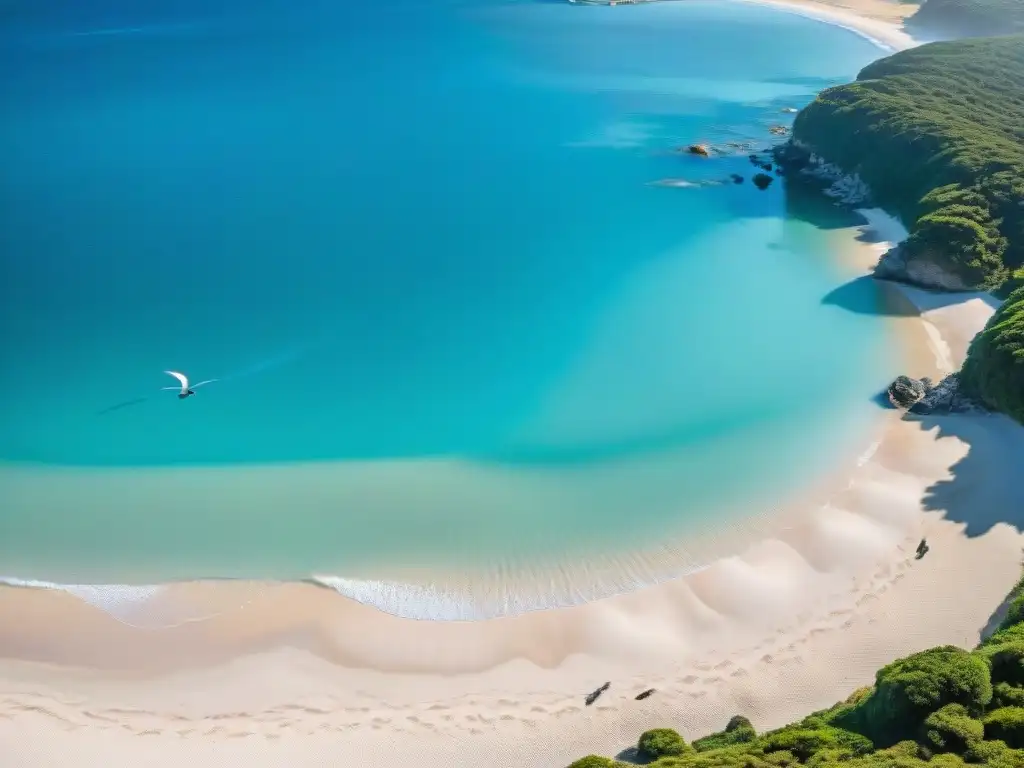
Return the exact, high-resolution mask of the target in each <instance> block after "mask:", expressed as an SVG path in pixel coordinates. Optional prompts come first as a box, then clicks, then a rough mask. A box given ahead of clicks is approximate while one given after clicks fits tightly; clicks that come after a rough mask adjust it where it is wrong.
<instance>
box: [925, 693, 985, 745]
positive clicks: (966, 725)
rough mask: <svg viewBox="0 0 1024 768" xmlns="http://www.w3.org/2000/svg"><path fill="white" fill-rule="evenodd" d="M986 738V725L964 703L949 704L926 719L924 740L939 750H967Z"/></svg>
mask: <svg viewBox="0 0 1024 768" xmlns="http://www.w3.org/2000/svg"><path fill="white" fill-rule="evenodd" d="M983 738H985V726H984V725H982V722H981V721H980V720H975V719H974V718H973V717H971V716H970V715H969V714H968V712H967V710H966V709H965V708H964V706H963V705H962V704H947V705H946V706H944V707H943V708H942V709H940V710H939V711H938V712H933V713H932V714H930V715H928V717H927V719H925V721H924V729H923V741H924V743H926V744H927V745H928V746H929V747H931V748H932V749H934V750H935V751H937V752H958V753H963V752H966V751H967V749H968V747H970V746H971V744H974V743H975V742H978V741H981V740H982V739H983Z"/></svg>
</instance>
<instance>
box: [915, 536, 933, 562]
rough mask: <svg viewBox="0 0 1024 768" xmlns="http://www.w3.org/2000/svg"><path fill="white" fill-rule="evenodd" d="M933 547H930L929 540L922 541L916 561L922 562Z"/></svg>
mask: <svg viewBox="0 0 1024 768" xmlns="http://www.w3.org/2000/svg"><path fill="white" fill-rule="evenodd" d="M929 549H931V547H929V546H928V540H927V539H921V543H920V544H918V545H917V552H916V553H915V554H914V559H915V560H920V559H921V558H922V557H924V556H925V555H927V554H928V550H929Z"/></svg>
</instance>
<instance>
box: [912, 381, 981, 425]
mask: <svg viewBox="0 0 1024 768" xmlns="http://www.w3.org/2000/svg"><path fill="white" fill-rule="evenodd" d="M926 390H927V391H926V392H925V394H924V397H922V398H921V399H920V400H918V401H917V402H916V403H914V404H913V405H912V406H910V409H909V410H910V412H911V413H914V414H918V415H927V414H932V413H936V414H942V413H969V412H971V411H984V410H985V408H984V407H982V406H981V405H980V404H979V403H978V402H977V401H975V400H972V399H971V398H970V397H968V396H967V395H965V394H964V393H963V392H962V391H961V390H960V374H958V373H953V374H950V375H949V376H947V377H946V378H944V379H943V380H942V381H940V382H939V383H938V384H936V385H935V386H931V385H930V383H929V385H928V386H927V387H926Z"/></svg>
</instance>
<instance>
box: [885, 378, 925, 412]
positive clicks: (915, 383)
mask: <svg viewBox="0 0 1024 768" xmlns="http://www.w3.org/2000/svg"><path fill="white" fill-rule="evenodd" d="M930 383H931V382H930V381H929V380H928V379H912V378H910V377H909V376H897V377H896V379H895V381H893V383H892V384H890V385H889V402H890V403H892V404H893V405H895V406H896V407H897V408H910V406H912V405H914V404H915V403H916V402H918V401H919V400H920V399H921V398H923V397H924V396H925V395H926V394H927V393H928V385H929V384H930Z"/></svg>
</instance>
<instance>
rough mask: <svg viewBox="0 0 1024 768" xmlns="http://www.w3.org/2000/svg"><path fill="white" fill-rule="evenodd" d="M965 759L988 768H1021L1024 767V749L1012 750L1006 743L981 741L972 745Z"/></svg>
mask: <svg viewBox="0 0 1024 768" xmlns="http://www.w3.org/2000/svg"><path fill="white" fill-rule="evenodd" d="M964 759H965V760H967V762H969V763H975V764H976V763H981V764H983V765H985V766H986V767H987V768H1020V767H1021V766H1022V765H1024V749H1011V748H1010V747H1008V746H1007V745H1006V742H1004V741H998V740H997V741H981V742H978V743H977V744H972V745H971V748H970V749H969V750H967V753H966V754H965V755H964Z"/></svg>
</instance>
